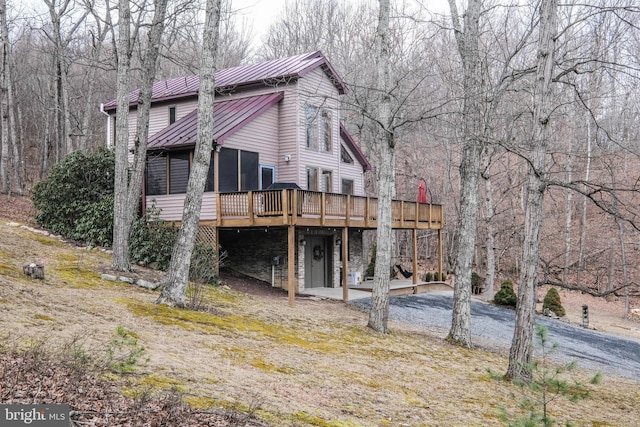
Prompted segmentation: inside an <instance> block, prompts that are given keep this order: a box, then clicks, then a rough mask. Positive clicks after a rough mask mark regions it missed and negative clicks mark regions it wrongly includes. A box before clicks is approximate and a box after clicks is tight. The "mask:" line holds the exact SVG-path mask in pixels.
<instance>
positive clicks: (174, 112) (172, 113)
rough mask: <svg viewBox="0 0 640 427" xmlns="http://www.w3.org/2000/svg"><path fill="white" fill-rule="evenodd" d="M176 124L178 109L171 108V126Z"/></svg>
mask: <svg viewBox="0 0 640 427" xmlns="http://www.w3.org/2000/svg"><path fill="white" fill-rule="evenodd" d="M175 122H176V107H169V124H170V125H172V124H174V123H175Z"/></svg>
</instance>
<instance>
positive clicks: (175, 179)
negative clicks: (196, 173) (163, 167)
mask: <svg viewBox="0 0 640 427" xmlns="http://www.w3.org/2000/svg"><path fill="white" fill-rule="evenodd" d="M190 157H191V152H190V151H180V152H176V153H171V155H170V156H169V194H182V193H186V192H187V184H188V183H189V172H190V171H189V169H190V164H189V158H190Z"/></svg>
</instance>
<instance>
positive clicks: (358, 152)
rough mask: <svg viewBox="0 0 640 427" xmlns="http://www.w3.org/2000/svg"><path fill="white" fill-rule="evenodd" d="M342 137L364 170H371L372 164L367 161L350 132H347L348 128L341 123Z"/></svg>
mask: <svg viewBox="0 0 640 427" xmlns="http://www.w3.org/2000/svg"><path fill="white" fill-rule="evenodd" d="M340 136H341V137H342V140H343V141H344V142H345V143H346V144H347V146H348V147H349V148H350V149H351V151H353V154H354V155H355V156H356V159H357V160H358V162H360V164H361V165H362V170H363V171H364V172H366V171H368V170H371V163H369V160H367V158H366V157H365V155H364V153H363V152H362V150H361V149H360V147H359V146H358V144H356V141H355V140H354V139H353V137H352V136H351V134H350V133H349V131H347V128H345V127H344V125H343V124H342V123H340Z"/></svg>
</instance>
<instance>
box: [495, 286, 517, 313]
mask: <svg viewBox="0 0 640 427" xmlns="http://www.w3.org/2000/svg"><path fill="white" fill-rule="evenodd" d="M493 301H494V302H495V303H496V304H499V305H508V306H511V307H515V306H516V303H517V302H518V297H517V296H516V293H515V292H514V291H513V283H512V282H511V280H505V281H504V282H502V285H500V290H499V291H498V292H497V293H496V295H495V296H494V297H493Z"/></svg>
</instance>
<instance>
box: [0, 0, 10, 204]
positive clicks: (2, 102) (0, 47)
mask: <svg viewBox="0 0 640 427" xmlns="http://www.w3.org/2000/svg"><path fill="white" fill-rule="evenodd" d="M0 27H1V28H0V52H1V55H2V57H1V58H0V132H1V133H2V134H1V135H0V138H1V141H0V181H2V183H1V184H2V192H3V193H8V192H9V190H10V188H11V184H10V182H9V112H8V110H9V98H8V96H9V95H8V92H9V88H8V85H9V84H10V82H9V80H8V74H9V73H8V57H9V41H8V40H7V38H6V34H7V31H5V29H6V28H7V2H6V0H0Z"/></svg>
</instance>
